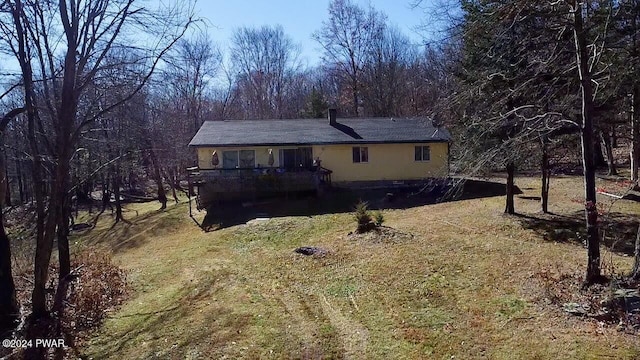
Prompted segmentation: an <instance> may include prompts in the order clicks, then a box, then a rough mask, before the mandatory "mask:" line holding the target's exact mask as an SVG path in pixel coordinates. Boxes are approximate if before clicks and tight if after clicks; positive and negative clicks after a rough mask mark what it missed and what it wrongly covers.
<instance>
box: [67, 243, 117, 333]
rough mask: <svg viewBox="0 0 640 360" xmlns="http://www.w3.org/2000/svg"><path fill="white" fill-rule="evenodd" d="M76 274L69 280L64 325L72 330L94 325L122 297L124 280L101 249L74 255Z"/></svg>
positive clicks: (83, 329) (98, 322)
mask: <svg viewBox="0 0 640 360" xmlns="http://www.w3.org/2000/svg"><path fill="white" fill-rule="evenodd" d="M75 265H76V266H78V277H77V278H76V279H75V280H74V281H73V282H72V283H71V284H70V291H69V298H68V302H69V305H71V306H69V307H68V308H67V311H66V312H65V318H66V319H65V320H66V322H67V325H68V326H69V327H71V328H73V329H74V330H76V331H85V330H90V329H94V328H96V327H98V326H99V325H100V324H101V323H102V321H103V320H104V318H105V317H106V315H107V313H108V311H109V310H112V309H113V308H114V307H117V306H118V305H120V304H121V303H122V302H123V301H124V298H125V295H126V290H127V284H126V276H125V273H124V271H123V270H122V269H120V268H119V267H117V266H116V265H115V264H113V263H112V261H111V257H110V255H109V254H107V253H104V252H89V251H85V252H82V253H80V254H79V255H78V256H77V257H76V259H75Z"/></svg>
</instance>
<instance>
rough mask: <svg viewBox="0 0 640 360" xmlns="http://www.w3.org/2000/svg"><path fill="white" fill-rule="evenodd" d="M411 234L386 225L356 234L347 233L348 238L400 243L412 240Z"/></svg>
mask: <svg viewBox="0 0 640 360" xmlns="http://www.w3.org/2000/svg"><path fill="white" fill-rule="evenodd" d="M413 238H414V236H413V234H411V233H406V232H402V231H400V230H397V229H394V228H392V227H388V226H378V227H376V228H375V229H373V230H371V231H368V232H366V233H362V234H358V233H355V232H351V233H349V235H347V239H348V240H356V241H366V242H372V243H401V242H405V241H409V240H412V239H413Z"/></svg>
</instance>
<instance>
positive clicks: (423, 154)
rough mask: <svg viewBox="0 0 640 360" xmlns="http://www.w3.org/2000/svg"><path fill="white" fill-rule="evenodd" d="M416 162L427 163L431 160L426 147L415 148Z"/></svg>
mask: <svg viewBox="0 0 640 360" xmlns="http://www.w3.org/2000/svg"><path fill="white" fill-rule="evenodd" d="M415 160H416V161H429V160H431V152H430V151H429V147H428V146H416V154H415Z"/></svg>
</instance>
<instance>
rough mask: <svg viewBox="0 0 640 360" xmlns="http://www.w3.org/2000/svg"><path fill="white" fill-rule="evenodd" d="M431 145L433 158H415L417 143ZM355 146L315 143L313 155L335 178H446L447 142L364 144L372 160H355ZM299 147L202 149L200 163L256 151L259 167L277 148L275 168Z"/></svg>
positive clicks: (206, 166) (207, 166)
mask: <svg viewBox="0 0 640 360" xmlns="http://www.w3.org/2000/svg"><path fill="white" fill-rule="evenodd" d="M421 145H427V146H429V147H430V152H431V159H430V160H429V161H415V158H414V155H415V146H421ZM353 146H354V145H314V146H313V158H314V159H316V158H319V159H320V160H322V166H323V167H324V168H327V169H329V170H332V171H333V174H332V180H333V181H335V182H341V181H373V180H417V179H422V178H426V177H446V176H447V175H448V173H449V168H448V158H447V156H448V148H447V143H424V144H421V143H415V144H362V145H358V146H366V147H368V148H369V162H368V163H353V158H352V148H353ZM292 148H295V147H291V146H284V147H275V146H255V147H224V148H213V147H210V148H209V147H207V148H198V149H197V151H198V166H199V167H200V168H201V169H214V168H215V167H214V166H212V165H211V155H212V153H213V151H214V150H217V152H218V158H219V159H220V165H218V167H217V168H222V151H229V150H255V152H256V166H258V165H260V166H262V167H269V165H268V162H269V149H272V150H273V157H274V161H275V162H274V164H273V166H274V167H278V166H279V164H280V163H279V150H280V149H292Z"/></svg>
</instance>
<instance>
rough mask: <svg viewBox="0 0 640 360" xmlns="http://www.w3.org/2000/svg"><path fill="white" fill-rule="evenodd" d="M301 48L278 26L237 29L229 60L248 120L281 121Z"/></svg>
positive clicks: (297, 66)
mask: <svg viewBox="0 0 640 360" xmlns="http://www.w3.org/2000/svg"><path fill="white" fill-rule="evenodd" d="M299 54H300V47H299V45H296V44H295V43H294V42H293V40H291V38H290V37H289V36H287V35H286V34H285V33H284V31H283V29H282V27H281V26H275V27H271V26H263V27H261V28H247V27H244V28H239V29H237V30H236V31H235V32H234V34H233V38H232V45H231V56H232V58H233V62H234V64H235V66H236V68H237V71H238V74H239V76H238V78H237V88H238V91H239V93H240V97H241V100H240V101H241V103H243V104H245V105H246V106H247V109H246V116H247V117H249V118H257V119H265V118H283V117H287V116H291V114H285V113H284V109H285V100H286V99H285V96H286V95H287V93H289V90H288V89H289V88H290V87H291V86H292V82H293V80H294V75H295V73H297V72H298V71H299V70H300V63H299V61H298V57H299Z"/></svg>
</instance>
